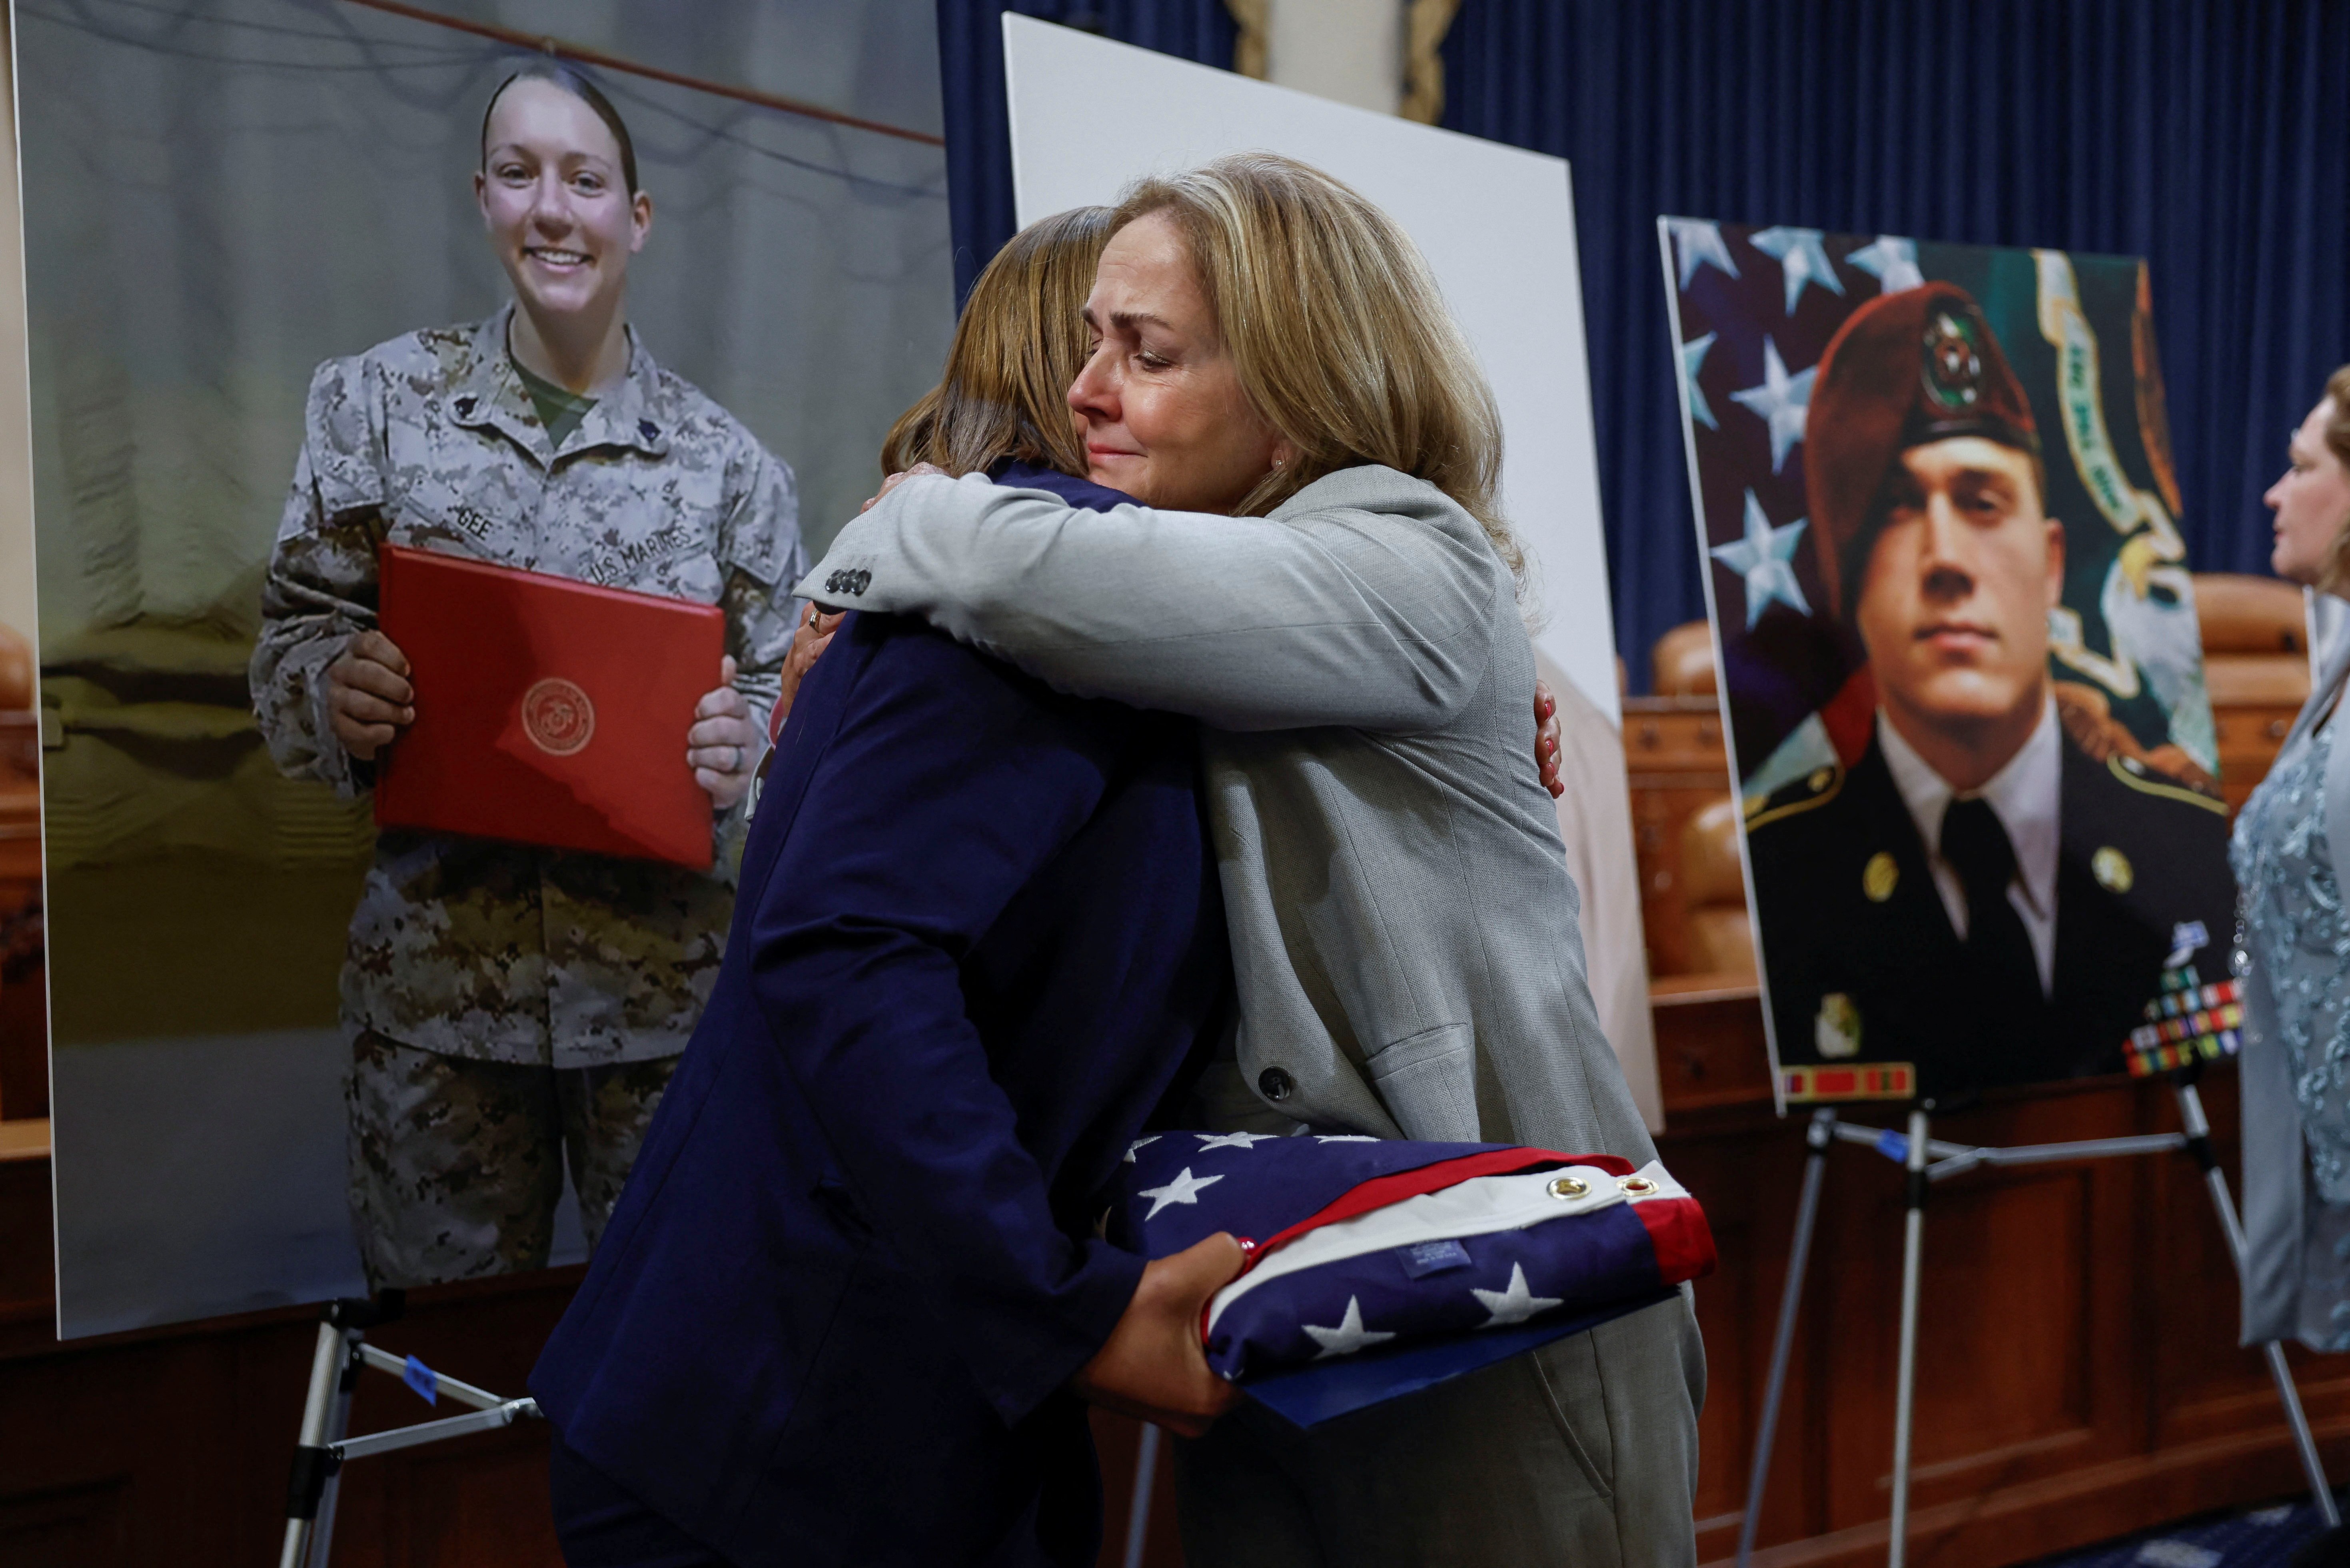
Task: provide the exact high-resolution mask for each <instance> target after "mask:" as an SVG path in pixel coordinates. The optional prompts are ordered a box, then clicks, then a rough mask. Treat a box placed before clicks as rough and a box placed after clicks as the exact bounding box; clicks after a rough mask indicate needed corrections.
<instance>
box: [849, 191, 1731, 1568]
mask: <svg viewBox="0 0 2350 1568" xmlns="http://www.w3.org/2000/svg"><path fill="white" fill-rule="evenodd" d="M1117 224H1118V228H1117V234H1115V236H1114V237H1113V238H1112V239H1111V241H1110V243H1109V244H1108V245H1107V247H1106V248H1105V250H1104V251H1103V254H1102V258H1101V263H1100V265H1099V268H1098V271H1097V278H1096V282H1095V286H1094V290H1093V293H1092V296H1091V297H1090V299H1089V301H1088V303H1087V311H1086V319H1087V324H1088V326H1089V327H1090V329H1091V332H1092V335H1093V337H1094V339H1095V349H1094V353H1093V355H1092V357H1091V358H1089V359H1088V360H1087V365H1086V369H1085V371H1084V373H1083V374H1082V375H1080V376H1079V377H1078V378H1077V379H1076V383H1075V385H1074V386H1073V387H1072V388H1071V389H1070V391H1069V404H1070V407H1071V408H1072V409H1073V410H1075V411H1076V416H1077V418H1078V420H1079V421H1080V422H1081V424H1082V426H1083V431H1084V438H1085V444H1086V449H1087V464H1088V472H1089V476H1090V477H1091V478H1092V479H1093V480H1094V481H1095V482H1096V483H1100V484H1105V485H1108V486H1111V487H1113V488H1115V489H1118V490H1120V491H1124V492H1126V493H1128V494H1131V495H1133V496H1135V497H1136V498H1137V499H1138V500H1139V502H1140V503H1142V504H1139V505H1132V506H1119V507H1116V508H1113V509H1111V510H1110V511H1108V512H1106V513H1097V512H1094V511H1091V510H1087V509H1085V508H1077V507H1070V506H1066V505H1062V504H1057V503H1055V501H1053V500H1051V499H1050V498H1048V497H1044V496H1039V495H1036V494H1035V493H1028V492H1024V491H1019V490H1014V489H1010V488H1006V487H1002V486H997V485H993V484H991V483H987V482H986V481H985V480H984V479H983V478H982V477H980V476H978V475H975V474H973V475H966V476H965V477H964V478H962V479H960V480H949V479H946V478H942V477H932V476H922V477H916V478H910V479H908V480H906V481H904V482H903V483H900V484H899V485H898V486H897V487H896V488H895V489H894V490H893V491H892V492H891V493H889V495H887V496H886V497H885V498H884V499H883V500H882V501H881V502H880V504H877V505H876V506H874V507H873V508H872V509H871V510H870V511H868V513H867V514H865V515H864V516H863V517H861V518H858V519H857V520H855V521H854V522H852V523H851V524H849V525H848V526H847V529H845V530H844V531H843V533H842V534H841V535H840V536H839V538H838V540H837V541H836V543H835V545H834V547H833V550H832V552H831V554H830V555H829V556H827V559H826V560H825V562H824V563H823V564H822V565H821V566H818V567H817V568H816V572H815V573H814V574H812V575H811V576H810V577H809V578H808V579H807V580H806V583H805V584H804V585H803V591H804V592H806V593H807V594H809V595H810V596H811V597H814V598H816V599H818V600H820V601H830V602H835V603H843V604H851V605H855V606H857V607H861V608H883V609H891V610H902V611H912V612H916V613H919V614H921V615H924V616H926V617H928V618H930V619H931V621H932V622H933V623H934V624H936V625H938V626H940V627H941V628H944V629H947V630H950V631H952V632H954V633H955V634H956V635H957V636H958V637H961V638H962V639H966V640H969V641H971V642H972V643H974V644H975V645H976V646H978V647H980V648H982V649H986V650H988V651H991V652H994V653H997V654H1000V655H1001V656H1003V657H1004V658H1006V659H1010V660H1012V661H1013V662H1014V663H1015V664H1018V665H1020V666H1021V667H1023V668H1024V669H1026V670H1030V671H1031V672H1033V673H1035V674H1038V675H1040V676H1042V677H1043V678H1044V679H1045V680H1047V681H1048V682H1050V683H1051V684H1053V685H1054V686H1055V687H1058V688H1060V689H1062V690H1065V691H1074V692H1077V693H1080V694H1084V695H1092V696H1107V697H1114V698H1117V699H1118V700H1120V701H1127V702H1131V703H1135V704H1137V705H1139V706H1144V707H1151V708H1161V709H1167V710H1170V711H1177V712H1185V713H1191V714H1193V715H1195V716H1197V717H1199V718H1201V719H1202V720H1204V721H1206V722H1207V723H1208V724H1209V725H1211V726H1212V728H1211V729H1209V730H1206V731H1203V732H1202V752H1203V755H1204V758H1205V762H1206V768H1207V774H1208V782H1209V788H1210V793H1211V802H1212V809H1213V813H1214V817H1215V826H1216V843H1217V856H1218V862H1219V869H1220V871H1221V874H1222V884H1223V892H1224V903H1225V908H1226V911H1227V915H1228V918H1229V919H1230V922H1231V924H1232V945H1233V963H1234V969H1235V971H1236V976H1237V980H1238V983H1239V988H1240V995H1241V1007H1242V1021H1241V1029H1240V1033H1239V1038H1238V1041H1237V1043H1236V1045H1235V1048H1234V1052H1233V1054H1232V1055H1230V1056H1228V1057H1226V1058H1225V1059H1224V1060H1223V1061H1222V1062H1220V1063H1219V1064H1218V1067H1217V1069H1216V1071H1215V1073H1214V1075H1213V1078H1212V1084H1211V1092H1210V1094H1209V1096H1208V1097H1209V1098H1210V1100H1211V1106H1212V1108H1213V1112H1214V1114H1215V1116H1217V1119H1218V1120H1219V1121H1220V1122H1222V1124H1223V1125H1225V1126H1253V1127H1258V1128H1260V1129H1262V1130H1267V1131H1297V1130H1304V1129H1306V1128H1311V1129H1313V1130H1315V1131H1316V1132H1326V1133H1336V1134H1348V1133H1356V1134H1360V1133H1369V1134H1374V1135H1378V1136H1382V1137H1398V1136H1409V1137H1419V1138H1428V1139H1437V1140H1455V1139H1479V1138H1482V1139H1490V1140H1494V1141H1511V1142H1525V1143H1534V1144H1539V1145H1543V1146H1545V1147H1553V1148H1560V1149H1568V1150H1575V1151H1595V1152H1606V1153H1610V1154H1617V1155H1621V1156H1624V1157H1626V1158H1631V1159H1633V1160H1634V1161H1635V1162H1636V1163H1638V1162H1645V1161H1646V1160H1648V1158H1653V1149H1652V1146H1651V1145H1650V1143H1649V1141H1648V1134H1647V1131H1646V1129H1645V1128H1644V1127H1642V1125H1641V1121H1640V1117H1639V1115H1638V1111H1637V1110H1636V1109H1635V1107H1634V1106H1633V1103H1632V1100H1631V1096H1630V1095H1629V1094H1628V1093H1627V1090H1626V1088H1625V1085H1624V1079H1623V1075H1622V1072H1621V1070H1620V1068H1619V1067H1618V1065H1617V1062H1616V1059H1615V1055H1614V1053H1613V1052H1612V1051H1611V1050H1610V1049H1609V1047H1608V1044H1607V1039H1606V1038H1605V1036H1604V1034H1603V1033H1601V1031H1600V1029H1599V1026H1598V1022H1597V1019H1596V1015H1595V1012H1594V1010H1593V1005H1592V1000H1591V994H1590V990H1589V987H1588V985H1587V983H1586V978H1585V973H1584V964H1583V946H1582V941H1581V938H1580V934H1579V932H1578V929H1577V919H1576V895H1575V887H1574V884H1573V883H1572V882H1571V881H1570V880H1569V878H1568V877H1566V875H1565V869H1564V865H1563V859H1562V850H1561V846H1560V844H1559V839H1558V834H1557V828H1556V826H1555V816H1554V814H1553V811H1552V809H1551V802H1550V800H1549V799H1548V798H1547V797H1546V795H1545V794H1544V789H1543V786H1542V784H1541V783H1540V782H1539V775H1538V774H1537V770H1536V768H1535V766H1534V764H1533V763H1532V762H1531V761H1530V757H1531V753H1532V752H1533V750H1534V748H1533V747H1532V746H1530V745H1529V744H1528V742H1529V741H1531V740H1532V739H1533V738H1534V730H1533V726H1532V722H1531V715H1530V713H1529V711H1528V708H1529V704H1530V701H1531V700H1532V698H1533V695H1534V653H1533V649H1532V646H1531V643H1530V641H1529V639H1528V638H1527V635H1526V632H1525V628H1524V626H1523V622H1522V620H1521V619H1520V617H1519V614H1518V607H1517V599H1516V584H1515V581H1514V568H1515V566H1517V555H1516V551H1515V548H1514V546H1513V544H1512V543H1511V540H1510V537H1509V534H1508V531H1507V529H1506V527H1505V526H1504V525H1503V522H1502V519H1501V517H1500V514H1499V511H1498V507H1497V505H1496V494H1495V492H1496V488H1497V484H1498V479H1499V472H1500V461H1501V443H1500V430H1499V421H1498V419H1497V417H1496V415H1495V412H1494V410H1493V406H1492V396H1491V393H1490V392H1489V391H1488V389H1487V388H1486V386H1485V383H1484V379H1483V377H1482V374H1481V372H1480V371H1479V370H1478V369H1477V367H1476V364H1475V360H1474V358H1473V357H1472V356H1471V354H1470V352H1469V350H1468V348H1467V346H1466V344H1465V343H1464V342H1463V340H1462V339H1461V336H1460V333H1459V331H1458V329H1457V328H1456V327H1454V325H1453V323H1452V319H1451V314H1450V313H1449V311H1448V310H1447V309H1446V307H1445V306H1444V303H1443V300H1442V298H1441V296H1440V293H1439V292H1438V290H1437V288H1436V286H1435V283H1434V280H1433V279H1432V278H1431V277H1430V275H1429V273H1428V270H1427V266H1426V264H1425V263H1424V262H1423V261H1422V260H1421V259H1420V257H1419V253H1418V251H1417V250H1416V248H1415V247H1413V245H1412V244H1411V243H1410V241H1409V239H1408V238H1407V237H1405V236H1404V235H1403V234H1402V233H1401V231H1400V230H1399V229H1398V228H1397V227H1396V226H1395V225H1394V223H1392V222H1391V221H1390V220H1388V218H1387V217H1386V215H1385V214H1384V213H1380V212H1379V211H1378V209H1377V208H1376V207H1374V206H1373V205H1371V204H1370V203H1369V202H1366V201H1364V200H1363V199H1362V198H1361V197H1360V196H1359V195H1357V193H1356V192H1353V191H1351V190H1349V189H1347V187H1345V186H1344V185H1342V184H1340V183H1338V182H1336V181H1334V180H1332V179H1330V178H1329V177H1328V176H1326V175H1324V174H1322V173H1320V172H1319V171H1315V170H1312V169H1309V168H1307V167H1305V165H1302V164H1299V163H1296V162H1294V161H1290V160H1286V159H1282V158H1278V157H1274V156H1272V155H1269V154H1247V155H1242V156H1238V157H1233V158H1227V159H1222V160H1219V161H1217V162H1215V163H1212V164H1211V165H1209V166H1207V167H1206V168H1204V169H1201V170H1197V171H1192V172H1191V173H1189V174H1184V175H1180V176H1176V177H1174V178H1171V179H1165V180H1150V181H1146V182H1142V183H1141V184H1140V185H1139V186H1138V187H1137V188H1136V189H1135V190H1134V191H1133V192H1130V193H1129V195H1128V198H1127V199H1126V201H1125V202H1122V204H1121V205H1120V207H1119V209H1118V214H1117ZM827 582H830V583H832V584H833V585H834V586H833V587H829V588H827V587H826V584H827ZM1703 1376H1704V1373H1703V1353H1702V1350H1701V1347H1700V1343H1699V1340H1698V1336H1697V1332H1696V1326H1695V1323H1694V1320H1693V1318H1692V1317H1691V1315H1690V1311H1689V1308H1688V1306H1687V1304H1686V1303H1685V1302H1681V1301H1675V1302H1670V1303H1664V1304H1662V1305H1660V1306H1658V1307H1653V1308H1650V1309H1648V1311H1646V1312H1643V1313H1638V1314H1633V1315H1632V1316H1630V1317H1627V1318H1624V1319H1620V1320H1618V1321H1617V1323H1614V1324H1607V1325H1605V1326H1603V1327H1602V1328H1599V1329H1596V1330H1594V1331H1591V1332H1589V1333H1586V1334H1576V1335H1573V1336H1570V1337H1568V1338H1566V1339H1563V1340H1560V1341H1557V1342H1555V1343H1554V1344H1553V1345H1549V1346H1545V1347H1544V1348H1543V1349H1541V1350H1539V1351H1536V1352H1534V1354H1533V1355H1527V1356H1520V1357H1517V1358H1514V1359H1513V1360H1511V1361H1508V1362H1504V1363H1502V1364H1500V1365H1497V1366H1492V1367H1489V1368H1487V1369H1486V1370H1485V1371H1483V1372H1482V1373H1478V1374H1474V1375H1471V1376H1465V1377H1462V1378H1460V1379H1458V1380H1456V1381H1455V1382H1452V1383H1449V1384H1445V1385H1442V1386H1438V1387H1436V1388H1432V1389H1430V1390H1427V1391H1425V1392H1423V1393H1421V1394H1418V1395H1415V1396H1412V1397H1409V1398H1406V1399H1400V1400H1396V1401H1393V1402H1391V1403H1390V1404H1388V1405H1387V1406H1385V1407H1381V1408H1380V1409H1378V1410H1377V1411H1367V1412H1364V1413H1362V1414H1360V1415H1358V1416H1357V1417H1351V1418H1350V1419H1349V1420H1347V1421H1346V1422H1340V1423H1333V1424H1331V1425H1330V1426H1326V1427H1324V1428H1317V1429H1316V1430H1315V1431H1314V1432H1312V1433H1305V1432H1300V1431H1297V1430H1296V1429H1295V1428H1287V1427H1286V1426H1285V1425H1284V1424H1283V1423H1281V1422H1280V1421H1278V1420H1277V1419H1274V1418H1271V1417H1265V1416H1264V1413H1263V1411H1262V1410H1260V1409H1259V1408H1258V1407H1253V1406H1250V1405H1246V1404H1243V1406H1242V1407H1240V1408H1238V1409H1237V1410H1236V1411H1234V1412H1233V1413H1232V1415H1231V1416H1228V1417H1225V1418H1224V1419H1223V1420H1222V1422H1220V1423H1219V1424H1218V1425H1217V1426H1216V1428H1214V1429H1213V1430H1212V1431H1211V1432H1210V1433H1209V1434H1208V1435H1207V1436H1206V1437H1205V1438H1202V1439H1201V1440H1199V1441H1197V1442H1193V1443H1191V1444H1189V1445H1187V1447H1186V1448H1185V1449H1184V1450H1183V1452H1182V1455H1181V1459H1180V1470H1179V1474H1180V1478H1181V1480H1182V1501H1183V1516H1184V1533H1185V1542H1186V1551H1187V1553H1188V1554H1189V1555H1190V1556H1191V1557H1192V1558H1193V1559H1194V1560H1196V1561H1200V1562H1204V1563H1220V1564H1257V1563H1265V1564H1275V1563H1281V1564H1288V1563H1347V1564H1348V1565H1349V1568H1356V1565H1364V1568H1381V1565H1385V1564H1396V1565H1398V1568H1401V1565H1403V1564H1418V1563H1430V1562H1475V1563H1488V1562H1491V1563H1520V1562H1526V1563H1532V1562H1557V1561H1567V1562H1575V1563H1586V1562H1587V1563H1640V1564H1644V1565H1651V1564H1652V1565H1659V1568H1669V1565H1672V1564H1677V1563H1692V1562H1694V1560H1695V1542H1694V1537H1693V1532H1692V1529H1691V1522H1690V1505H1691V1501H1692V1490H1693V1486H1694V1482H1695V1478H1696V1460H1697V1441H1696V1405H1697V1402H1698V1400H1699V1398H1700V1397H1701V1394H1702V1385H1703Z"/></svg>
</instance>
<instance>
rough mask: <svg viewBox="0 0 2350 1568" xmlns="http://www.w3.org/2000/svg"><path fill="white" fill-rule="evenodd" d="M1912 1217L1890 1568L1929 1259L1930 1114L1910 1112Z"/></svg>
mask: <svg viewBox="0 0 2350 1568" xmlns="http://www.w3.org/2000/svg"><path fill="white" fill-rule="evenodd" d="M1905 1152H1906V1156H1907V1158H1905V1159H1904V1161H1903V1164H1904V1165H1905V1166H1906V1167H1907V1168H1908V1172H1909V1176H1908V1212H1907V1213H1906V1214H1905V1215H1904V1216H1903V1218H1902V1224H1901V1361H1900V1368H1899V1371H1898V1374H1897V1376H1896V1380H1895V1383H1894V1396H1893V1519H1892V1524H1891V1534H1890V1536H1889V1537H1888V1539H1887V1542H1886V1557H1885V1562H1886V1568H1902V1563H1904V1562H1905V1561H1906V1560H1907V1559H1908V1551H1909V1429H1910V1427H1911V1425H1912V1423H1913V1418H1914V1417H1915V1416H1916V1415H1917V1392H1918V1271H1919V1268H1920V1266H1921V1265H1922V1264H1923V1262H1924V1261H1925V1255H1926V1186H1927V1176H1926V1161H1927V1158H1928V1156H1929V1150H1928V1148H1927V1147H1926V1113H1925V1112H1924V1111H1911V1112H1910V1113H1909V1144H1908V1149H1907V1150H1906V1151H1905Z"/></svg>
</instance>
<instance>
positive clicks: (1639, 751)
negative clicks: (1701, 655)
mask: <svg viewBox="0 0 2350 1568" xmlns="http://www.w3.org/2000/svg"><path fill="white" fill-rule="evenodd" d="M1624 759H1625V766H1626V768H1627V770H1628V772H1629V773H1630V774H1631V787H1632V850H1633V857H1634V859H1635V862H1636V863H1637V865H1638V870H1639V876H1640V923H1641V928H1642V929H1643V931H1644V933H1645V935H1646V937H1647V940H1648V972H1649V973H1650V974H1652V975H1669V974H1688V973H1691V972H1693V971H1697V970H1699V969H1700V968H1701V967H1702V965H1701V964H1700V961H1699V959H1698V956H1697V954H1696V953H1695V951H1694V950H1693V947H1692V944H1691V942H1690V935H1689V924H1688V918H1687V910H1686V909H1685V908H1684V906H1683V904H1682V890H1681V878H1680V870H1681V867H1680V854H1681V827H1682V826H1683V825H1684V824H1685V823H1687V822H1688V821H1689V819H1690V817H1691V816H1693V815H1696V814H1697V813H1698V812H1700V811H1701V810H1703V809H1704V808H1705V807H1706V806H1707V805H1710V804H1711V803H1712V802H1714V801H1717V800H1721V799H1722V798H1723V797H1724V796H1726V795H1728V794H1730V793H1731V786H1730V763H1729V753H1728V751H1727V750H1726V749H1725V748H1724V746H1723V745H1722V741H1721V709H1720V707H1719V705H1718V704H1717V703H1716V702H1715V701H1714V699H1712V698H1711V697H1629V698H1627V699H1625V701H1624Z"/></svg>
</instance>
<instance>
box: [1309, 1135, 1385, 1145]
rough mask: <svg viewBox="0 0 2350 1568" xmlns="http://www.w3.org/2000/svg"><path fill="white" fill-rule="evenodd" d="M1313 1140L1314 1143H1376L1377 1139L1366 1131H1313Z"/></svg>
mask: <svg viewBox="0 0 2350 1568" xmlns="http://www.w3.org/2000/svg"><path fill="white" fill-rule="evenodd" d="M1314 1141H1315V1143H1377V1142H1378V1141H1379V1140H1378V1139H1377V1138H1375V1137H1372V1136H1371V1135H1370V1134H1368V1133H1329V1134H1323V1133H1315V1135H1314Z"/></svg>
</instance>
